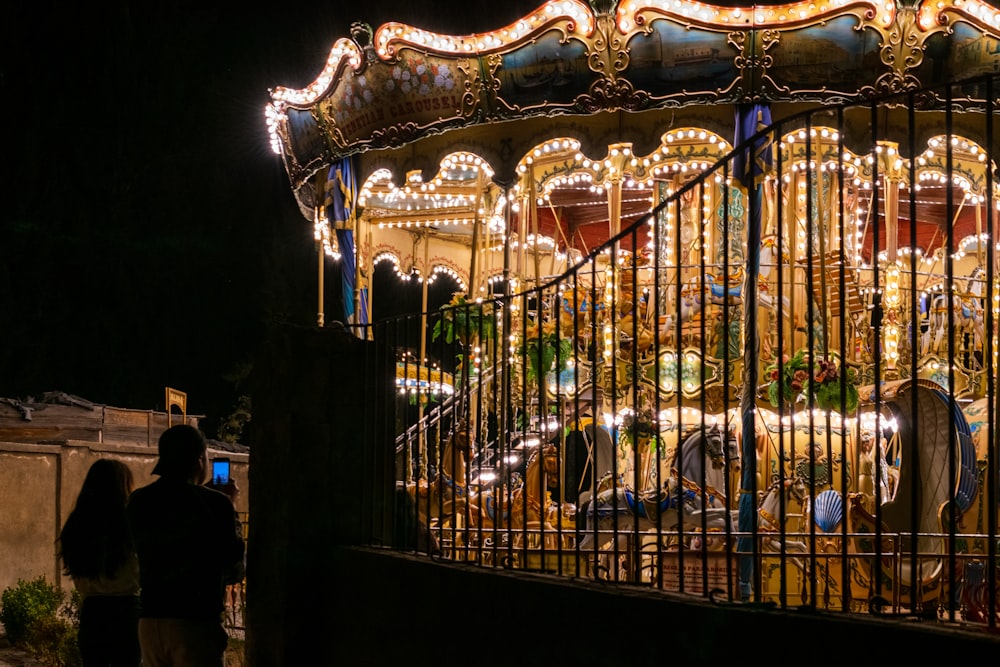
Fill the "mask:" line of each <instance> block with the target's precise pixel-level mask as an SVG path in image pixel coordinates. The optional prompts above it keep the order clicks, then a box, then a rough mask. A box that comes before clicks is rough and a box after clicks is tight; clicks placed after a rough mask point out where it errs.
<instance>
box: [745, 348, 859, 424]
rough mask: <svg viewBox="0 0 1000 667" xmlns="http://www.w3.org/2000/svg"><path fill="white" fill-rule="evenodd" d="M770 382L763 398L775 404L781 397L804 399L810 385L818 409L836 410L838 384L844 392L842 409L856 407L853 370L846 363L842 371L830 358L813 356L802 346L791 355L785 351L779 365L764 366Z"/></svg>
mask: <svg viewBox="0 0 1000 667" xmlns="http://www.w3.org/2000/svg"><path fill="white" fill-rule="evenodd" d="M765 370H766V371H767V373H768V377H769V379H770V380H771V383H770V384H769V385H768V387H767V400H768V401H769V402H770V403H771V405H773V406H775V407H777V406H778V405H779V403H780V402H781V399H782V398H784V401H785V402H786V403H788V404H794V403H804V402H805V401H807V400H808V394H809V391H810V389H811V390H812V392H813V399H814V400H815V403H816V406H817V407H818V408H820V409H822V410H840V407H841V405H840V395H841V385H842V384H843V385H844V386H843V393H844V395H845V401H844V410H845V412H848V413H850V412H854V411H855V410H857V409H858V400H859V396H858V387H857V382H858V380H857V373H856V372H855V370H854V369H853V368H850V367H847V368H846V369H845V372H844V373H843V377H842V374H841V372H840V369H839V367H838V365H837V362H836V361H834V360H833V359H818V358H817V359H815V360H813V358H812V356H811V355H810V354H809V353H808V352H807V351H806V350H805V349H802V350H799V351H798V352H796V353H795V354H794V355H793V356H791V357H789V356H788V355H785V358H784V361H783V363H782V365H781V367H780V368H779V367H778V364H776V363H775V364H772V365H771V366H768V367H767V369H765ZM810 377H811V378H812V379H811V380H810Z"/></svg>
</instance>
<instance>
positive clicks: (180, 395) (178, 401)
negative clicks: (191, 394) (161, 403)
mask: <svg viewBox="0 0 1000 667" xmlns="http://www.w3.org/2000/svg"><path fill="white" fill-rule="evenodd" d="M187 400H188V395H187V393H186V392H183V391H180V390H178V389H171V388H170V387H167V428H170V422H171V416H172V415H173V411H172V409H171V408H173V406H175V405H176V406H177V407H179V408H180V409H181V415H182V416H183V421H182V422H181V423H182V424H186V423H187Z"/></svg>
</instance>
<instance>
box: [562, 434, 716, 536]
mask: <svg viewBox="0 0 1000 667" xmlns="http://www.w3.org/2000/svg"><path fill="white" fill-rule="evenodd" d="M703 441H704V442H703ZM727 442H728V440H727V438H726V436H725V433H724V432H723V429H722V428H721V427H719V426H717V425H715V426H712V427H709V428H706V429H704V430H703V429H701V428H698V429H695V430H694V431H693V432H691V433H690V434H689V435H688V436H687V437H686V438H685V439H684V442H683V444H682V445H681V447H680V448H678V454H677V456H678V457H680V460H681V461H684V460H686V459H687V460H688V465H689V466H690V467H691V468H696V467H699V466H698V465H696V464H695V463H693V462H692V461H691V460H690V459H689V457H690V456H693V455H699V454H700V453H701V452H702V451H704V452H705V456H706V457H707V458H709V459H713V460H718V459H722V460H725V447H726V444H727ZM702 447H704V450H703V449H702ZM700 467H702V468H704V469H705V470H706V473H707V470H708V468H709V467H713V468H714V464H712V465H711V466H707V467H706V466H705V465H704V464H701V465H700ZM673 472H674V474H672V475H671V476H670V477H669V478H668V479H667V480H666V483H665V484H664V485H662V487H661V488H660V489H659V490H653V491H652V492H639V493H636V491H635V490H634V489H632V488H630V487H628V486H627V485H624V484H614V485H612V487H611V488H608V489H606V490H604V491H601V492H599V493H598V494H597V496H596V497H595V498H594V499H593V500H591V501H590V502H588V503H587V504H586V505H585V506H584V507H583V509H582V510H581V512H583V515H584V517H585V519H586V528H585V531H584V535H583V539H581V541H580V550H587V549H592V548H594V546H595V545H598V546H601V545H604V544H607V543H608V542H610V541H612V540H616V541H617V542H618V544H619V546H620V547H622V546H624V541H625V540H627V539H628V536H629V534H630V533H632V532H634V531H636V530H638V531H639V532H647V531H654V530H656V529H657V526H659V527H660V528H661V529H662V530H664V531H673V530H675V529H677V528H678V527H679V526H681V525H682V522H683V525H684V526H685V527H687V529H688V530H692V531H693V530H700V529H701V528H702V527H704V528H705V529H707V530H722V529H725V528H726V526H727V525H728V526H730V527H731V526H732V520H731V516H730V514H731V513H730V511H729V508H728V507H727V505H726V500H725V497H724V496H723V493H722V492H720V491H719V490H718V489H715V488H711V487H708V486H706V487H705V488H704V489H702V488H701V487H700V486H698V484H697V483H695V482H693V481H691V479H689V478H687V477H680V476H678V475H677V474H676V470H675V471H673ZM700 476H701V475H699V477H700ZM706 476H707V475H706ZM723 488H724V485H723Z"/></svg>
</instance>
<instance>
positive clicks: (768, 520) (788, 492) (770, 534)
mask: <svg viewBox="0 0 1000 667" xmlns="http://www.w3.org/2000/svg"><path fill="white" fill-rule="evenodd" d="M807 495H808V494H807V491H806V483H805V481H804V480H803V479H802V478H801V477H799V476H798V475H794V476H792V477H790V478H787V479H784V480H780V479H776V480H774V481H773V482H772V483H771V486H769V487H768V488H767V489H766V490H765V491H764V492H763V494H762V496H761V501H760V504H759V505H758V506H757V527H758V529H759V531H760V532H761V533H762V534H763V539H762V540H761V544H762V546H764V547H765V548H766V549H768V550H771V551H780V550H781V538H780V533H781V529H782V521H781V515H782V508H784V511H785V512H787V511H788V507H789V504H790V503H791V502H792V501H795V502H798V503H805V501H806V497H807ZM782 503H784V504H782ZM786 529H787V528H786ZM785 549H786V550H787V551H791V552H798V553H805V552H806V551H807V548H806V545H805V542H802V541H801V540H785Z"/></svg>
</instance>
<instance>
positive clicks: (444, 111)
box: [317, 49, 468, 146]
mask: <svg viewBox="0 0 1000 667" xmlns="http://www.w3.org/2000/svg"><path fill="white" fill-rule="evenodd" d="M467 84H468V76H467V75H466V73H465V72H463V71H462V70H461V69H460V68H459V67H458V64H457V61H456V60H455V59H454V58H442V57H439V56H435V55H432V54H424V53H419V52H417V51H414V50H412V49H401V50H400V52H399V57H398V59H397V60H396V61H395V62H392V63H383V62H377V63H375V64H374V65H372V66H370V67H368V68H366V69H365V70H364V71H363V72H360V73H358V72H354V71H348V72H345V74H344V77H343V79H341V80H340V82H339V83H338V85H337V88H336V89H335V90H334V91H333V92H332V93H331V94H330V95H329V96H327V97H326V98H325V99H323V100H322V101H321V102H320V103H319V104H318V106H317V113H318V114H319V115H320V117H321V118H322V119H323V121H324V124H326V125H329V126H331V134H332V135H333V139H334V141H335V143H338V144H342V145H344V146H347V145H357V144H359V143H372V144H373V145H375V146H389V145H398V144H400V143H404V142H405V141H408V140H412V139H415V138H417V136H418V134H420V133H419V132H418V130H419V129H421V128H427V127H431V126H435V125H447V124H448V123H454V122H457V121H461V120H462V118H463V116H462V95H463V93H464V91H465V90H466V85H467Z"/></svg>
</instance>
